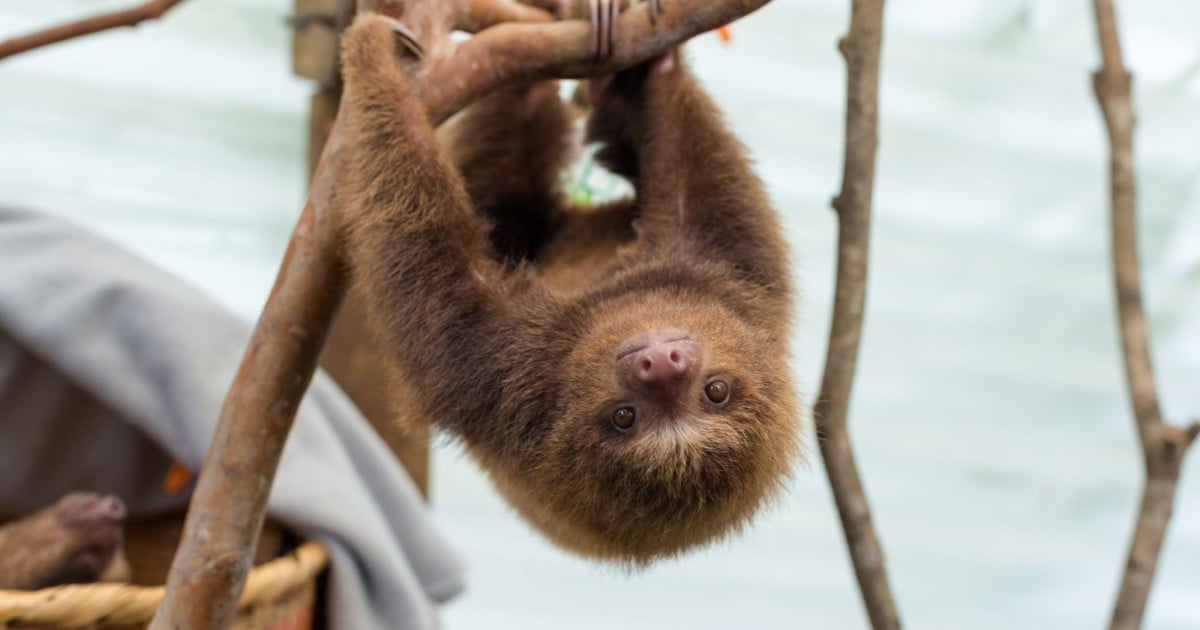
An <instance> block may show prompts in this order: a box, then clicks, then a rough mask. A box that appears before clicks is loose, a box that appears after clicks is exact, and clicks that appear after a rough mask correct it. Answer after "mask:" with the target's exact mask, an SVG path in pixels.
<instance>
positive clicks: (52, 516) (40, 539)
mask: <svg viewBox="0 0 1200 630" xmlns="http://www.w3.org/2000/svg"><path fill="white" fill-rule="evenodd" d="M124 522H125V504H124V503H122V502H121V500H120V499H118V498H117V497H115V496H111V495H99V494H92V493H89V492H72V493H71V494H68V495H67V496H65V497H63V498H62V499H59V501H58V502H57V503H55V504H54V505H51V506H49V507H47V508H44V509H42V510H41V511H39V512H36V513H34V514H31V515H29V516H26V517H24V518H22V519H20V520H17V521H13V522H11V523H8V524H6V525H4V526H3V527H0V589H30V590H32V589H40V588H46V587H48V586H55V585H57V584H74V583H85V582H96V581H103V582H110V581H111V582H122V581H126V580H128V579H129V565H128V563H126V561H125V555H124V554H123V553H122V551H121V539H122V535H121V527H122V525H123V524H124Z"/></svg>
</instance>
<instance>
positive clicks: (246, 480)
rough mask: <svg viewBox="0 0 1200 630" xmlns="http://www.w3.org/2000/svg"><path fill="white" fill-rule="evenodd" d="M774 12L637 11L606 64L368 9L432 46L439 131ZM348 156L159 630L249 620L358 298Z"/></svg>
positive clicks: (459, 9)
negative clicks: (294, 450)
mask: <svg viewBox="0 0 1200 630" xmlns="http://www.w3.org/2000/svg"><path fill="white" fill-rule="evenodd" d="M766 3H767V0H724V1H715V0H675V1H674V2H671V3H668V5H667V7H666V8H665V10H664V11H663V13H662V14H661V15H659V16H658V20H657V26H654V27H652V26H651V24H650V19H649V15H648V13H647V8H646V7H645V6H644V5H639V6H635V7H634V8H632V9H630V10H629V11H628V12H626V13H625V14H623V15H622V17H621V18H620V19H621V22H620V26H619V30H618V37H617V39H616V41H615V42H614V47H613V53H612V55H611V58H609V59H608V60H606V61H604V62H602V63H592V57H593V55H592V50H591V45H590V41H591V38H590V37H589V31H590V26H589V25H588V24H587V23H585V22H579V21H567V22H555V23H545V24H523V23H522V24H510V23H507V22H508V21H510V20H524V21H536V22H541V21H545V20H549V18H550V16H549V14H547V13H545V12H544V11H541V10H538V9H534V8H531V7H521V6H520V5H515V4H511V3H508V2H503V1H501V0H410V1H408V2H403V3H396V2H383V1H381V0H376V1H374V2H360V3H359V8H360V10H364V9H365V10H370V9H375V8H378V9H379V10H380V12H382V13H386V14H388V15H389V16H391V17H395V18H398V19H400V20H401V21H402V22H403V24H404V25H405V26H406V28H408V29H409V30H410V31H411V32H412V34H413V35H415V36H416V37H417V39H418V40H419V41H420V44H421V47H422V48H423V49H424V50H425V51H426V58H425V61H424V63H423V64H421V68H422V71H421V74H420V75H419V76H416V77H413V82H414V87H415V89H416V91H417V93H418V94H419V95H420V97H421V100H422V103H423V104H424V106H425V109H426V111H427V112H428V113H429V118H430V120H431V121H434V122H435V124H436V123H437V122H440V121H442V120H445V119H446V118H447V117H449V116H450V115H451V114H453V113H454V112H455V111H457V110H458V109H459V108H461V107H463V106H465V105H467V104H468V103H470V102H471V101H472V100H474V99H477V98H479V97H480V96H483V95H484V94H486V93H488V92H489V91H491V90H494V89H495V88H497V87H500V86H502V85H506V84H510V83H517V82H522V81H532V80H535V79H539V78H550V77H579V76H591V75H599V74H604V73H608V72H613V71H615V70H618V69H621V68H624V67H627V66H630V65H633V64H635V63H637V62H639V61H644V60H646V59H650V58H651V57H653V56H655V55H659V54H662V53H663V52H666V51H667V50H668V49H670V48H671V47H673V46H675V45H677V44H679V43H680V42H682V41H683V40H685V39H687V38H688V37H691V36H693V35H696V34H699V33H702V32H706V31H709V30H712V29H714V28H717V27H719V26H722V25H724V24H726V23H728V22H730V21H732V20H734V19H735V18H737V17H740V16H741V15H744V14H746V13H749V12H751V11H753V10H754V9H757V8H758V7H760V6H762V5H764V4H766ZM453 29H462V30H469V31H480V32H479V33H478V34H477V35H475V36H474V37H473V38H471V39H470V40H468V41H466V42H463V43H461V44H455V43H453V42H452V41H451V39H450V37H449V34H450V31H451V30H453ZM342 147H343V143H342V141H341V132H340V124H338V123H335V125H334V130H333V132H332V134H331V137H330V139H329V141H328V142H327V143H326V145H325V149H324V151H323V152H322V155H321V159H320V162H319V164H318V166H317V170H316V173H315V175H314V176H313V181H312V184H311V186H310V188H309V198H308V203H307V204H306V205H305V207H304V210H303V212H302V213H301V216H300V219H299V222H298V224H297V226H296V229H295V231H294V232H293V234H292V239H291V241H290V242H289V244H288V251H287V254H286V256H285V258H284V261H283V264H282V266H281V268H280V271H279V275H278V276H277V278H276V280H275V286H274V288H272V290H271V295H270V297H269V298H268V300H267V305H266V307H265V308H264V310H263V313H262V316H261V317H260V319H259V321H258V324H257V326H256V327H255V331H254V335H253V337H252V339H251V341H250V345H249V347H248V348H247V350H246V354H245V356H244V357H243V359H242V364H241V367H240V368H239V370H238V374H237V376H236V378H235V380H234V384H233V386H232V388H231V389H230V391H229V394H228V396H227V397H226V399H225V405H224V407H223V408H222V410H221V417H220V421H219V422H218V425H217V429H216V433H215V434H214V436H213V440H212V444H211V446H210V447H209V451H208V454H207V457H206V459H205V462H204V466H203V468H202V469H201V471H200V477H199V480H198V481H197V486H196V490H195V494H194V495H193V497H192V503H191V507H190V509H189V512H188V518H187V524H186V526H185V529H184V535H183V540H182V542H181V544H180V547H179V550H178V552H177V553H176V556H175V560H174V562H173V564H172V566H171V573H170V575H169V576H168V579H167V592H166V597H165V599H164V600H163V603H162V605H161V606H160V607H159V610H158V613H157V614H156V615H155V617H154V620H153V621H152V622H151V625H150V628H152V629H153V630H166V629H167V628H189V629H191V630H217V629H219V628H225V627H227V626H228V625H229V623H230V622H231V620H232V619H233V616H234V614H235V613H236V602H237V599H238V594H239V593H241V590H242V585H243V583H244V582H245V578H246V573H247V571H248V570H249V563H250V560H251V557H252V551H253V549H254V548H255V546H256V544H257V541H258V533H259V530H260V529H261V527H262V522H263V519H264V517H265V510H266V501H267V494H268V492H269V491H270V488H271V484H272V482H273V481H274V476H275V470H276V468H277V467H278V464H279V456H280V455H281V453H282V450H283V444H284V442H285V440H286V439H287V435H288V433H289V431H290V430H291V425H292V421H293V420H294V417H295V413H296V407H297V406H298V405H299V402H300V398H301V397H302V396H303V394H304V390H305V389H306V388H307V387H308V383H309V380H310V379H311V378H312V374H313V370H314V368H315V366H316V362H317V357H318V354H319V353H320V350H321V344H322V343H323V341H324V339H325V335H326V334H327V333H328V330H329V326H330V322H331V321H332V319H333V316H334V314H335V313H336V310H337V308H338V303H339V301H340V299H341V296H342V294H343V292H344V289H345V282H346V280H345V277H344V276H343V274H342V273H341V271H340V270H341V269H342V263H341V261H340V260H339V257H338V252H339V249H340V246H339V243H338V242H337V237H338V233H339V231H338V226H337V224H336V217H334V216H333V213H332V211H331V208H330V200H331V197H332V191H333V188H334V186H336V184H337V181H338V177H337V168H338V165H339V163H340V157H339V156H340V152H341V150H342Z"/></svg>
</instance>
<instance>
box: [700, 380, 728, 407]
mask: <svg viewBox="0 0 1200 630" xmlns="http://www.w3.org/2000/svg"><path fill="white" fill-rule="evenodd" d="M704 395H705V396H708V399H709V400H711V401H712V402H714V403H716V404H718V405H720V404H724V403H725V401H727V400H729V383H726V382H725V381H713V382H711V383H709V384H708V385H705V386H704Z"/></svg>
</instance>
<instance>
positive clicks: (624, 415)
mask: <svg viewBox="0 0 1200 630" xmlns="http://www.w3.org/2000/svg"><path fill="white" fill-rule="evenodd" d="M634 420H637V412H636V411H634V410H633V407H621V408H620V409H617V410H616V411H614V412H613V415H612V423H613V426H615V427H617V428H618V429H629V428H630V427H632V426H633V421H634Z"/></svg>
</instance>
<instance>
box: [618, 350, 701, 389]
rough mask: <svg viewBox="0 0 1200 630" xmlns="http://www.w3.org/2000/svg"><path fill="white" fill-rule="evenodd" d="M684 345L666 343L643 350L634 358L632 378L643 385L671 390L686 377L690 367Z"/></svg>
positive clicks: (688, 355)
mask: <svg viewBox="0 0 1200 630" xmlns="http://www.w3.org/2000/svg"><path fill="white" fill-rule="evenodd" d="M686 343H687V342H684V341H668V342H665V343H660V344H657V345H653V346H650V347H648V348H645V349H643V350H642V351H641V352H639V353H638V354H637V356H636V357H634V363H633V374H634V376H635V377H636V378H637V380H638V381H640V382H642V383H643V384H645V385H650V386H652V387H658V388H668V389H669V388H673V387H674V386H675V385H676V384H678V382H679V381H681V380H683V379H684V378H685V377H686V376H687V374H688V368H690V367H691V365H692V357H691V356H690V355H691V352H689V350H690V348H687V347H686V345H685V344H686Z"/></svg>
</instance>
